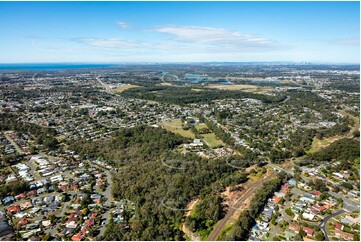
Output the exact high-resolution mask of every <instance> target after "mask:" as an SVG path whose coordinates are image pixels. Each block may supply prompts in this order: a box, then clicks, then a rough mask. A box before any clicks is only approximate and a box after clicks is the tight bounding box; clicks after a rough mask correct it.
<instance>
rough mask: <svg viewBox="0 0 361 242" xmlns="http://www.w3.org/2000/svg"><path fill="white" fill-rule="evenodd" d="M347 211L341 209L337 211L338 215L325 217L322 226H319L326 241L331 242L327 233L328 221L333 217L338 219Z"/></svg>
mask: <svg viewBox="0 0 361 242" xmlns="http://www.w3.org/2000/svg"><path fill="white" fill-rule="evenodd" d="M345 212H346V211H345V210H343V209H341V210H339V211H337V212H336V213H333V214H330V215H328V216H327V217H325V218H324V219H323V220H322V222H321V223H320V225H319V226H318V227H319V228H320V230H321V231H322V233H323V234H324V235H325V240H326V241H329V238H328V235H327V232H326V224H327V222H328V220H330V219H331V218H333V217H336V216H338V215H340V214H342V213H345Z"/></svg>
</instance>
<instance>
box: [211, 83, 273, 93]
mask: <svg viewBox="0 0 361 242" xmlns="http://www.w3.org/2000/svg"><path fill="white" fill-rule="evenodd" d="M207 87H209V88H216V89H220V90H241V91H245V92H253V93H259V94H264V93H266V92H268V91H272V90H274V89H273V88H270V87H264V86H257V85H246V84H234V85H221V84H210V85H208V86H207Z"/></svg>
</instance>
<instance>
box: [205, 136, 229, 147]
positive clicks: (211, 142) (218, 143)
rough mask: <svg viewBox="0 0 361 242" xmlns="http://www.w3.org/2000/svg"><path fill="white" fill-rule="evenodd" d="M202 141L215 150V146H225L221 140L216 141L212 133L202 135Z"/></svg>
mask: <svg viewBox="0 0 361 242" xmlns="http://www.w3.org/2000/svg"><path fill="white" fill-rule="evenodd" d="M202 136H203V139H204V141H205V142H206V143H207V144H209V145H210V146H211V148H215V147H217V146H226V144H225V143H223V141H222V140H220V139H218V138H217V137H216V135H215V134H214V133H209V134H202Z"/></svg>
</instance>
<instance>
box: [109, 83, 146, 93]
mask: <svg viewBox="0 0 361 242" xmlns="http://www.w3.org/2000/svg"><path fill="white" fill-rule="evenodd" d="M135 87H140V86H137V85H132V84H127V85H123V86H120V87H117V88H114V89H113V90H114V92H124V91H125V90H128V89H131V88H135Z"/></svg>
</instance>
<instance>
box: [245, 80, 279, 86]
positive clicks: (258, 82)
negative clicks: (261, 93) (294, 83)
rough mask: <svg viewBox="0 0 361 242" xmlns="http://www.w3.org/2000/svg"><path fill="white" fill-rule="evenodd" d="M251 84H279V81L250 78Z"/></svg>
mask: <svg viewBox="0 0 361 242" xmlns="http://www.w3.org/2000/svg"><path fill="white" fill-rule="evenodd" d="M251 83H252V84H256V85H257V84H268V85H280V84H281V83H280V82H277V81H265V80H252V81H251Z"/></svg>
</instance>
